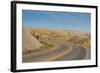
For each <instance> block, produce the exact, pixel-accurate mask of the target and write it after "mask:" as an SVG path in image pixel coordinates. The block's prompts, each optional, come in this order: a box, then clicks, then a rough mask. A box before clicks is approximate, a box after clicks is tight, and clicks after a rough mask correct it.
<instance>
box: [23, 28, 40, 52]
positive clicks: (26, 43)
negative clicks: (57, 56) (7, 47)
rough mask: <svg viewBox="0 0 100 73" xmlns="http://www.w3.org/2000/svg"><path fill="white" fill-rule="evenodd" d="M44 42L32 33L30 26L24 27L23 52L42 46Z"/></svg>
mask: <svg viewBox="0 0 100 73" xmlns="http://www.w3.org/2000/svg"><path fill="white" fill-rule="evenodd" d="M41 46H42V44H41V43H40V42H39V41H38V40H37V39H36V38H35V37H34V36H32V34H31V33H30V30H29V29H28V28H24V27H23V29H22V48H23V49H22V50H23V52H25V51H27V50H33V49H37V48H40V47H41Z"/></svg>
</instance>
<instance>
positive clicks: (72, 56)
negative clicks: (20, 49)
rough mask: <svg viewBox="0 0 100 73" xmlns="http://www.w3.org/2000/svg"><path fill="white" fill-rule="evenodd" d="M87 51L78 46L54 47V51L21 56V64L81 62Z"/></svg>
mask: <svg viewBox="0 0 100 73" xmlns="http://www.w3.org/2000/svg"><path fill="white" fill-rule="evenodd" d="M86 56H87V50H86V49H85V48H82V47H79V46H72V45H71V47H70V45H67V46H64V45H60V46H56V47H55V48H54V49H50V50H46V51H43V52H37V53H31V54H27V55H23V62H24V63H25V62H43V61H60V60H63V61H64V60H82V59H86Z"/></svg>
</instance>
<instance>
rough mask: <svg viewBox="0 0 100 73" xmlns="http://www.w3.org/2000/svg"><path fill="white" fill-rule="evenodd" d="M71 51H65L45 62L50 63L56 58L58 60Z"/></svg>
mask: <svg viewBox="0 0 100 73" xmlns="http://www.w3.org/2000/svg"><path fill="white" fill-rule="evenodd" d="M71 50H72V48H71V49H69V50H67V51H65V50H64V51H63V53H60V54H59V55H56V56H55V57H50V58H49V59H47V60H46V61H52V60H55V59H57V58H59V57H61V56H63V55H65V54H66V53H69V52H70V51H71Z"/></svg>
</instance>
